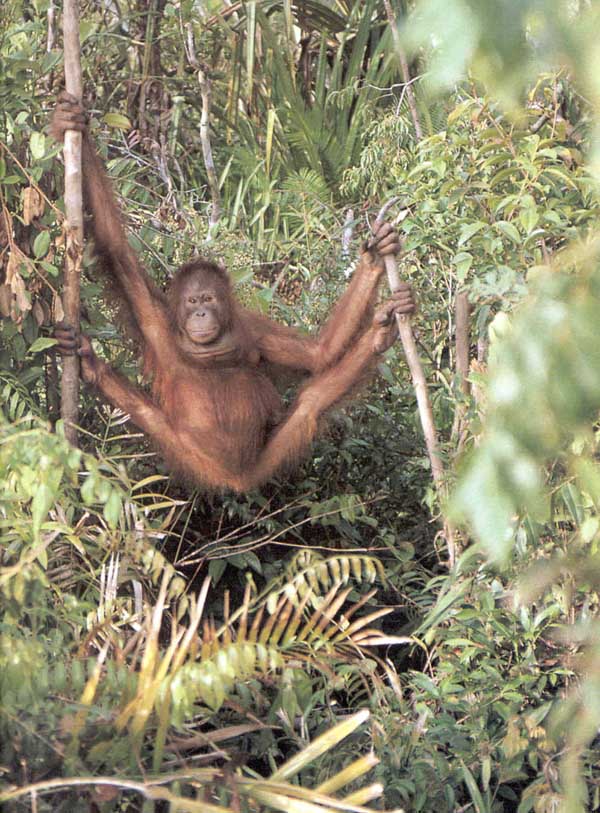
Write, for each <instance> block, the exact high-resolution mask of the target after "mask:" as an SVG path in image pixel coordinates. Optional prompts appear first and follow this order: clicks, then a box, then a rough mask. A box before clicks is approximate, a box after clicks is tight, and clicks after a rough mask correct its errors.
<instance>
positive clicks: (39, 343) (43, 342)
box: [27, 336, 56, 353]
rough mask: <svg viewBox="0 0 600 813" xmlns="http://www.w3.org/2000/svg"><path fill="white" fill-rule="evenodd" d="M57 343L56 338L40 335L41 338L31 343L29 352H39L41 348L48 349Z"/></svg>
mask: <svg viewBox="0 0 600 813" xmlns="http://www.w3.org/2000/svg"><path fill="white" fill-rule="evenodd" d="M55 344H56V339H50V338H46V337H45V336H40V338H39V339H36V340H35V341H34V343H33V344H32V345H31V347H30V348H29V350H28V351H27V352H28V353H39V352H40V351H41V350H47V349H48V348H49V347H54V345H55Z"/></svg>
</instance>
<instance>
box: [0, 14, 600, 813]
mask: <svg viewBox="0 0 600 813" xmlns="http://www.w3.org/2000/svg"><path fill="white" fill-rule="evenodd" d="M81 21H82V22H81V43H82V44H81V49H82V50H81V58H82V65H83V72H84V103H85V105H86V107H87V109H88V111H89V114H90V129H91V132H92V135H93V138H94V139H95V142H96V143H97V144H98V148H99V150H100V152H101V154H102V156H103V159H104V160H105V163H106V166H107V169H108V172H109V174H110V176H111V178H112V181H113V183H114V186H115V189H116V191H117V194H118V197H119V200H120V203H121V205H122V208H123V210H124V213H125V219H126V222H127V226H128V229H129V231H130V235H131V236H130V241H131V244H132V246H133V247H134V248H135V250H136V251H137V252H138V253H139V254H140V256H141V258H142V260H143V262H144V264H145V267H146V268H147V269H148V271H149V273H150V274H151V276H152V277H153V278H154V279H155V280H156V282H157V284H158V285H160V286H163V285H165V284H166V283H167V282H168V280H169V278H170V276H171V274H172V272H173V270H174V269H175V268H176V267H177V266H178V265H179V264H181V263H182V262H185V261H186V260H187V259H189V258H190V257H191V256H193V255H194V254H197V253H199V254H202V255H205V256H207V257H210V258H213V259H217V260H219V261H221V262H223V263H224V264H225V265H226V266H227V267H228V268H229V269H230V271H231V273H232V275H233V277H234V279H235V283H236V295H237V296H239V298H240V299H241V300H242V301H243V302H244V303H246V304H248V305H250V306H252V307H253V308H256V309H258V310H261V311H263V312H264V313H266V314H268V315H270V316H271V317H273V318H276V319H278V320H280V321H281V322H284V323H287V324H296V325H301V326H303V327H304V328H305V329H306V330H308V331H313V332H315V331H316V330H318V325H319V324H321V323H322V322H323V321H324V320H325V319H326V317H327V314H328V313H329V312H330V310H331V307H332V305H333V304H334V302H335V301H336V299H337V298H338V296H339V295H340V293H341V292H342V291H343V289H344V287H345V286H346V285H347V281H348V278H349V276H350V275H351V273H352V270H353V267H354V263H355V261H356V258H357V256H358V252H359V249H360V246H361V244H362V243H363V241H364V240H365V239H366V238H367V235H368V234H369V225H370V224H371V223H372V222H373V220H374V219H375V217H376V215H377V212H378V211H379V209H380V208H381V206H382V205H383V204H384V203H386V202H389V201H392V199H393V205H392V206H391V208H390V210H389V216H390V218H391V220H392V222H394V223H395V224H396V226H397V228H398V230H399V232H400V233H401V235H402V238H403V240H404V252H403V255H402V256H401V259H400V263H399V265H400V269H399V270H400V273H401V276H402V279H405V280H408V281H409V282H410V283H411V284H412V286H413V288H414V290H415V292H416V294H417V298H418V302H419V309H418V313H417V315H416V316H415V318H414V319H413V329H414V333H415V336H416V341H417V346H418V349H419V353H420V356H421V360H422V363H423V365H424V369H425V374H426V377H427V381H428V385H429V394H430V398H431V402H432V407H433V416H434V422H435V426H436V429H437V434H438V438H439V442H440V447H441V456H442V458H443V463H444V470H445V481H444V483H443V484H442V485H441V486H440V485H439V484H437V487H436V485H435V483H434V481H433V479H432V476H431V467H430V461H429V458H428V455H427V450H426V446H425V443H424V440H423V433H422V430H421V424H420V420H419V413H418V409H417V401H416V397H415V391H414V388H413V385H412V382H411V378H410V374H409V371H408V368H407V365H406V362H405V359H404V355H403V351H402V345H401V344H400V343H397V344H396V345H395V346H394V347H393V348H392V349H391V350H390V351H389V352H388V353H387V354H386V355H385V357H383V358H382V361H381V363H380V365H379V373H380V374H379V376H378V377H377V379H376V380H375V381H373V382H372V384H371V385H369V387H368V388H367V389H366V390H365V391H364V392H363V393H362V394H361V395H360V397H358V398H356V399H354V400H353V401H352V403H350V404H348V405H347V406H346V407H344V408H343V409H340V410H338V411H336V412H335V413H334V414H333V415H332V416H331V418H330V420H329V423H328V426H327V428H326V430H325V431H324V432H323V434H322V436H321V437H320V439H319V441H318V443H317V444H316V445H315V447H314V449H313V452H312V455H311V457H310V458H309V459H307V460H306V461H305V462H304V463H303V464H302V465H301V466H300V467H299V468H298V469H297V470H295V471H294V472H293V473H292V474H291V475H286V476H285V477H284V476H281V477H279V478H278V479H276V480H273V481H272V482H270V483H269V484H268V485H266V486H265V487H263V488H262V489H261V490H260V491H257V492H252V493H249V494H246V495H244V496H239V495H238V496H236V495H233V494H229V493H226V494H219V495H215V494H206V493H204V492H203V491H201V490H198V489H195V488H194V486H193V485H192V484H190V483H185V482H183V483H182V482H181V481H178V480H176V479H174V478H172V477H170V475H169V473H168V471H167V469H166V467H165V465H164V463H163V461H162V460H161V459H160V457H159V456H158V455H157V454H156V453H155V451H154V450H153V448H152V447H151V446H150V445H149V444H148V443H147V441H146V440H145V438H144V437H143V435H142V434H141V433H139V432H138V431H137V429H136V428H135V427H134V426H133V425H132V424H131V422H130V421H129V420H128V416H127V415H123V414H122V413H120V412H119V411H118V410H115V409H113V408H111V407H109V406H107V405H106V404H103V403H101V402H100V400H99V399H98V398H97V396H96V395H95V394H94V393H93V392H92V391H91V390H90V389H85V388H83V389H82V391H81V396H80V407H81V409H80V427H81V429H80V435H79V439H80V440H79V443H80V446H79V448H73V447H71V446H70V445H69V444H68V442H67V441H66V440H65V438H64V427H63V424H62V422H61V420H60V408H59V398H60V367H61V364H60V359H59V358H58V357H57V355H56V354H55V352H54V351H53V346H54V344H55V342H54V339H52V328H53V325H54V324H55V323H56V322H58V321H60V320H61V319H62V317H63V308H62V304H61V299H60V295H61V291H62V275H63V266H64V260H65V217H64V201H63V197H62V195H63V187H64V183H63V182H64V178H63V175H64V173H63V164H62V152H61V147H60V145H57V144H56V143H55V142H54V141H53V140H52V139H51V138H50V136H49V135H48V134H47V125H48V121H49V116H50V115H51V112H52V110H53V107H54V104H55V100H56V97H57V95H58V92H59V91H60V90H61V89H62V88H63V85H64V80H63V61H62V38H61V33H60V25H59V23H60V8H59V7H57V6H56V5H55V3H54V0H34V1H33V2H31V3H21V2H19V0H7V2H6V3H5V4H4V6H3V14H2V21H1V22H0V77H1V82H0V316H1V318H0V482H1V484H2V485H1V490H0V807H2V809H3V810H4V809H6V810H7V811H15V812H17V811H33V812H34V813H45V811H65V812H66V811H69V813H71V812H72V811H82V812H83V811H90V812H91V811H94V812H95V811H99V812H100V813H112V812H113V811H127V812H129V811H144V813H149V812H150V811H154V812H155V813H162V811H182V812H183V813H193V811H202V813H205V811H208V812H210V811H213V810H214V811H232V812H234V813H240V811H255V810H282V811H292V813H319V811H321V812H322V813H328V812H329V811H334V810H337V811H358V813H360V812H361V811H364V810H367V809H370V810H392V809H403V810H405V811H411V812H412V811H415V812H418V811H422V812H423V813H427V812H428V811H438V813H452V812H453V811H476V813H504V812H505V811H506V813H509V812H510V811H518V813H529V811H535V813H554V811H568V813H580V812H581V811H586V810H590V811H593V810H600V758H599V751H598V734H597V732H598V730H599V727H600V643H599V641H600V637H599V629H600V627H599V625H598V611H599V609H600V607H599V604H600V600H599V597H600V548H599V545H600V469H599V467H598V431H597V429H598V425H597V420H598V413H599V410H600V320H599V318H598V314H599V313H600V270H599V268H600V266H599V256H598V254H599V249H600V231H599V214H600V197H599V183H600V175H599V167H600V161H599V158H600V153H599V145H600V140H599V134H600V73H599V72H598V69H597V65H598V59H599V57H600V45H599V44H598V43H597V42H596V39H597V31H598V30H599V26H600V4H599V3H598V2H597V0H579V1H577V0H576V2H564V0H544V1H543V2H534V0H526V2H517V1H516V0H507V2H504V3H501V4H499V3H477V2H474V0H471V1H469V0H467V2H464V0H443V1H442V0H420V1H419V2H412V1H410V2H408V1H406V0H399V2H398V1H397V2H395V3H391V2H390V1H389V0H355V2H351V1H350V0H348V2H346V0H338V1H337V2H335V3H330V2H328V0H301V1H300V0H299V2H297V3H296V2H294V3H292V2H290V0H282V1H281V2H279V0H268V2H256V1H255V0H247V2H243V3H233V4H232V3H229V2H227V3H225V4H224V5H221V3H220V2H218V0H207V2H205V3H200V2H196V0H178V1H177V2H176V1H175V0H145V1H143V0H141V1H140V0H118V1H117V0H108V2H95V0H83V2H82V4H81ZM203 114H204V116H205V118H206V116H208V119H209V122H210V127H209V138H210V146H211V148H212V153H213V158H214V163H215V167H216V176H212V175H211V174H210V173H207V170H206V166H205V162H204V160H203V150H202V139H205V137H206V131H205V128H204V126H203V121H202V116H203ZM205 146H206V144H205ZM383 293H384V292H382V295H383ZM81 302H82V323H83V325H84V327H85V332H86V333H87V334H88V335H90V336H91V337H92V339H93V341H94V346H95V348H96V349H97V350H98V353H99V354H100V355H101V356H102V357H103V358H105V359H106V360H108V361H109V362H110V363H111V365H112V366H114V367H115V368H117V369H118V370H119V371H120V372H122V373H123V374H124V375H126V376H127V377H128V378H130V379H131V380H134V381H137V382H138V383H140V385H142V384H143V381H142V374H141V371H140V369H139V367H138V365H137V362H136V358H137V354H136V343H135V338H129V337H126V336H125V334H124V333H123V331H122V329H121V323H120V314H119V309H118V306H117V304H116V303H115V302H114V301H113V299H112V298H111V296H110V290H107V288H106V287H105V285H104V282H103V279H102V277H101V276H100V274H99V272H98V269H97V267H96V265H95V260H94V256H93V251H92V249H91V246H90V247H88V248H86V252H85V255H84V273H83V276H82V279H81ZM467 303H468V307H465V305H466V304H467ZM461 351H462V354H463V355H462V356H461ZM465 352H466V354H467V367H466V369H465V367H464V353H465ZM461 358H463V364H462V366H461ZM287 396H289V393H288V394H287ZM287 396H286V397H287Z"/></svg>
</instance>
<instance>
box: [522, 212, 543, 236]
mask: <svg viewBox="0 0 600 813" xmlns="http://www.w3.org/2000/svg"><path fill="white" fill-rule="evenodd" d="M539 219H540V216H539V215H538V213H537V211H536V210H535V209H533V208H532V207H531V206H527V207H525V208H524V209H521V211H520V212H519V221H520V223H521V225H522V226H523V228H524V230H525V232H526V233H527V234H529V232H531V231H533V229H534V228H535V227H536V226H537V223H538V220H539Z"/></svg>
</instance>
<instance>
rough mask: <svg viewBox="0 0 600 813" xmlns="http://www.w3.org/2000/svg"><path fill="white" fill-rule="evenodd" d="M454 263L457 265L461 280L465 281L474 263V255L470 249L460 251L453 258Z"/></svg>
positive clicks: (457, 272)
mask: <svg viewBox="0 0 600 813" xmlns="http://www.w3.org/2000/svg"><path fill="white" fill-rule="evenodd" d="M452 263H453V264H454V265H455V266H456V274H457V276H458V279H459V280H460V281H461V282H464V280H465V277H466V276H467V273H468V272H469V269H470V268H471V266H472V265H473V255H472V254H469V252H468V251H459V252H458V254H455V255H454V257H453V258H452Z"/></svg>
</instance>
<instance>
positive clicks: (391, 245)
mask: <svg viewBox="0 0 600 813" xmlns="http://www.w3.org/2000/svg"><path fill="white" fill-rule="evenodd" d="M69 128H71V129H80V130H81V131H82V132H83V134H84V138H83V166H84V182H85V189H86V197H87V203H88V206H89V208H90V210H91V213H92V216H93V224H92V227H93V233H94V237H95V242H96V247H97V250H98V251H99V252H100V253H101V254H102V255H103V257H104V261H105V267H106V268H107V269H108V271H109V273H110V274H111V275H112V276H113V278H114V281H115V283H116V284H118V286H119V289H120V291H121V292H122V294H123V296H124V297H125V298H126V300H127V302H128V304H129V306H130V308H131V312H132V314H133V318H134V320H135V327H136V328H137V331H138V332H139V334H140V335H141V337H142V339H143V344H144V365H145V370H146V372H148V373H150V374H151V376H152V396H151V397H149V396H148V395H146V394H145V393H144V392H142V391H141V390H139V389H137V388H136V387H134V386H133V385H132V384H131V383H130V382H129V381H127V380H126V379H124V378H123V377H122V376H120V375H119V374H118V373H116V372H115V371H114V370H112V369H111V368H110V367H109V366H108V364H106V363H105V362H104V361H102V360H100V359H99V358H98V357H97V356H96V355H95V353H94V351H93V350H92V347H91V344H90V342H89V340H88V339H87V338H86V337H85V336H79V337H77V336H74V335H73V331H72V330H70V328H69V327H68V326H58V327H57V329H56V336H57V339H58V343H59V349H60V350H61V352H63V353H69V352H78V353H79V355H80V356H81V362H82V376H83V378H84V380H86V381H87V382H89V383H91V384H93V385H95V386H96V387H97V388H98V389H99V391H100V392H101V393H102V395H103V396H104V397H105V398H106V399H107V400H108V401H109V402H110V403H112V404H114V405H115V406H117V407H119V408H120V409H122V410H123V411H124V412H127V413H129V414H130V415H131V419H132V420H133V421H134V423H135V424H136V425H137V426H139V427H140V429H142V430H143V431H144V432H145V433H147V434H148V435H149V436H150V437H151V438H152V440H153V441H154V442H155V443H156V444H157V445H158V446H159V448H160V449H161V451H162V453H163V454H164V456H165V458H166V459H167V460H168V462H169V463H170V465H171V466H172V467H173V468H175V469H177V470H180V471H182V472H184V473H185V474H187V475H188V476H191V477H192V478H193V479H194V480H196V481H198V482H200V483H201V484H203V485H204V486H206V487H209V488H213V489H221V488H231V489H234V490H236V491H245V490H248V489H251V488H253V487H255V486H258V485H259V484H260V483H262V482H264V481H265V480H267V479H268V478H269V477H270V476H272V475H273V474H274V473H275V472H277V471H279V470H281V468H282V467H284V466H285V465H287V464H290V463H294V462H296V461H297V460H298V459H299V458H300V457H301V456H302V455H303V454H305V452H306V451H307V449H308V448H309V446H310V444H311V442H312V440H313V438H314V437H315V434H316V432H317V426H318V423H319V420H320V418H321V417H322V416H323V415H324V414H325V413H326V411H327V410H329V409H330V408H331V407H332V406H333V405H334V404H336V403H337V402H339V401H340V400H341V399H342V398H344V397H345V396H346V395H347V394H348V393H349V392H351V391H352V389H353V388H354V387H355V386H356V384H357V382H359V381H361V380H362V379H363V378H364V377H365V374H366V373H368V372H369V370H370V369H371V368H372V367H373V361H374V359H375V358H376V357H377V355H378V353H380V352H382V351H383V350H385V349H387V347H388V346H389V345H390V344H391V342H392V341H393V340H394V338H395V324H394V323H395V319H394V318H393V317H394V314H396V313H410V312H411V311H412V310H413V309H414V303H413V300H412V295H411V293H410V289H409V288H408V287H407V286H406V287H403V288H402V289H401V290H400V291H399V292H397V293H396V294H395V295H393V297H392V299H391V300H390V301H389V302H388V303H386V304H385V305H383V306H382V307H381V308H380V309H379V310H377V311H375V300H376V296H377V288H378V283H379V280H380V277H381V273H382V270H383V262H382V257H381V255H382V254H385V253H396V252H397V251H398V250H399V243H398V238H397V235H396V234H395V232H393V230H392V229H391V228H390V227H389V226H384V227H383V228H382V229H380V231H379V232H378V234H377V236H376V238H375V240H374V243H373V246H372V247H371V249H370V250H368V251H365V252H364V253H363V254H362V257H361V261H360V263H359V265H358V268H357V269H356V271H355V273H354V275H353V278H352V281H351V283H350V285H349V287H348V289H347V291H346V293H345V294H344V296H343V297H342V298H341V299H340V301H339V302H338V304H337V306H336V307H335V309H334V311H333V313H332V314H331V316H330V318H329V320H328V321H327V324H326V325H325V326H324V328H323V329H322V330H321V332H320V334H319V336H318V337H317V338H316V339H315V338H311V337H309V336H306V335H304V334H302V333H301V332H299V331H297V330H295V329H293V328H290V327H286V326H284V325H280V324H277V323H276V322H273V321H271V320H270V319H268V318H266V317H265V316H262V315H260V314H257V313H254V312H252V311H249V310H247V309H245V308H243V307H242V306H241V305H240V304H239V303H238V302H237V301H236V300H235V298H234V297H233V294H232V291H231V283H230V280H229V276H228V274H227V272H226V271H225V270H224V269H223V268H221V267H220V266H216V265H214V264H213V263H210V262H207V261H205V260H202V259H198V260H193V261H192V262H191V263H188V264H186V265H184V266H183V267H182V268H181V269H180V270H179V271H178V273H177V275H176V276H175V278H174V279H173V282H172V283H171V286H170V289H169V291H168V293H167V296H166V298H165V296H164V294H162V292H160V291H159V290H158V289H157V288H156V286H155V285H154V283H153V282H152V281H151V280H150V278H149V277H148V275H147V274H146V272H145V271H144V270H143V269H142V268H141V266H140V265H139V262H138V260H137V257H136V256H135V254H134V253H133V251H132V250H131V248H130V246H129V245H128V242H127V238H126V235H125V232H124V229H123V227H122V224H121V219H120V213H119V210H118V207H117V205H116V202H115V200H114V197H113V193H112V189H111V186H110V182H109V180H108V178H107V176H106V175H105V173H104V170H103V168H102V165H101V163H100V160H99V158H98V156H97V154H96V152H95V150H94V148H93V146H92V144H91V141H90V139H89V136H88V134H87V130H86V128H85V123H84V120H83V115H82V111H81V109H80V107H79V106H78V105H77V104H76V103H75V102H74V100H73V99H72V97H67V96H63V98H62V101H61V102H60V103H59V106H58V108H57V111H56V113H55V116H54V120H53V133H54V134H55V136H56V137H57V138H61V137H62V135H63V133H64V130H65V129H69ZM197 302H198V303H199V304H196V303H197ZM190 325H191V327H190ZM198 325H199V327H198ZM206 325H208V327H206ZM213 330H214V331H215V335H216V338H215V339H214V340H213V339H212V338H210V336H212V333H211V331H213ZM194 331H195V332H194ZM208 334H210V336H209V339H207V338H206V335H208ZM199 336H200V338H198V337H199ZM277 368H290V369H293V370H296V371H299V372H301V373H307V374H309V378H308V379H307V381H306V383H305V384H304V386H303V387H302V388H301V389H300V391H299V393H298V396H297V398H296V400H295V402H294V403H293V404H292V406H291V408H290V410H289V411H288V413H287V414H286V415H285V416H284V414H283V407H282V403H281V399H280V396H279V394H278V392H277V389H276V388H275V386H274V384H273V381H272V377H273V375H274V373H273V371H274V370H276V369H277Z"/></svg>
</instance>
